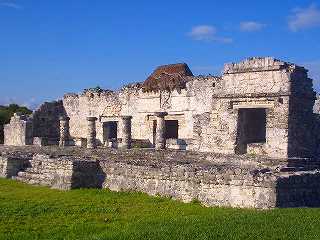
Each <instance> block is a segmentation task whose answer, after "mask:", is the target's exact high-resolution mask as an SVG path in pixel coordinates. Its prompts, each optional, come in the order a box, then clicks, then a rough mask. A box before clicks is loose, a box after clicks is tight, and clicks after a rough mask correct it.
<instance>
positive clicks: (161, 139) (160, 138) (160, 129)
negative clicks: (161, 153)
mask: <svg viewBox="0 0 320 240" xmlns="http://www.w3.org/2000/svg"><path fill="white" fill-rule="evenodd" d="M154 115H155V116H156V117H157V129H156V143H155V148H156V149H165V148H166V123H165V120H164V117H165V116H167V115H168V113H167V112H156V113H154Z"/></svg>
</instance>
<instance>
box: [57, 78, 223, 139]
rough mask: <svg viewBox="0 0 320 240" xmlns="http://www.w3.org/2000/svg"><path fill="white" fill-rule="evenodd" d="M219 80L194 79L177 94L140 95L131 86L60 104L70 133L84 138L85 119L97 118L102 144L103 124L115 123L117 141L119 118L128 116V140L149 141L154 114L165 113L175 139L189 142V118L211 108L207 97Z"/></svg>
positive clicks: (68, 97)
mask: <svg viewBox="0 0 320 240" xmlns="http://www.w3.org/2000/svg"><path fill="white" fill-rule="evenodd" d="M219 84H220V78H216V77H198V78H195V79H194V80H193V81H190V82H189V83H188V84H187V89H183V90H181V91H180V92H178V91H176V90H174V91H172V92H143V91H142V89H141V88H139V87H137V86H135V85H133V86H128V87H124V88H123V89H121V91H119V92H111V91H106V92H94V91H86V92H84V93H82V94H67V95H65V96H64V99H63V105H64V108H65V111H66V113H67V115H68V116H69V117H70V134H71V136H72V137H74V138H85V137H86V132H87V122H86V117H87V116H94V117H97V118H98V121H97V139H98V140H99V142H100V143H103V122H107V121H117V122H118V138H121V131H120V130H119V129H121V126H120V125H121V121H120V116H122V115H130V116H132V117H133V118H132V137H133V138H134V139H145V140H149V141H150V142H152V141H153V121H154V120H155V117H154V112H157V111H167V112H168V116H167V117H166V119H167V120H178V122H179V138H182V139H192V137H193V128H192V126H193V115H194V114H196V113H197V112H205V111H209V110H210V109H211V105H210V102H211V95H212V93H213V92H218V91H219Z"/></svg>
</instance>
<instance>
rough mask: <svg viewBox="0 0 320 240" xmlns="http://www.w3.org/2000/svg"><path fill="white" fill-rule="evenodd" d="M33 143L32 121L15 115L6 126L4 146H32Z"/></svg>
mask: <svg viewBox="0 0 320 240" xmlns="http://www.w3.org/2000/svg"><path fill="white" fill-rule="evenodd" d="M32 141H33V125H32V121H31V120H30V119H29V118H28V117H27V116H23V115H19V114H17V113H15V114H14V115H13V117H12V118H11V120H10V123H9V124H6V125H5V126H4V144H5V145H12V146H24V145H31V144H32Z"/></svg>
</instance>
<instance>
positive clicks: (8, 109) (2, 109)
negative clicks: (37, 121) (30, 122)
mask: <svg viewBox="0 0 320 240" xmlns="http://www.w3.org/2000/svg"><path fill="white" fill-rule="evenodd" d="M15 112H21V113H23V114H31V113H32V111H31V110H30V109H28V108H26V107H21V106H19V105H17V104H10V105H9V106H1V105H0V144H1V143H3V125H4V124H7V123H9V122H10V118H11V117H12V116H13V114H14V113H15Z"/></svg>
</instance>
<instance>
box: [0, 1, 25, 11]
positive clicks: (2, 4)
mask: <svg viewBox="0 0 320 240" xmlns="http://www.w3.org/2000/svg"><path fill="white" fill-rule="evenodd" d="M0 7H7V8H14V9H22V8H23V7H22V6H21V5H19V4H17V3H14V2H9V1H7V2H4V1H0Z"/></svg>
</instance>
